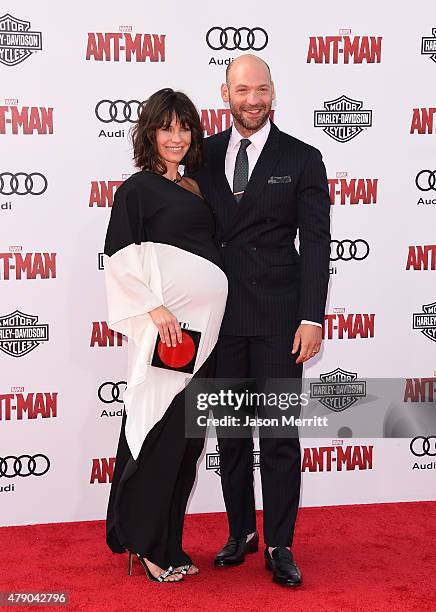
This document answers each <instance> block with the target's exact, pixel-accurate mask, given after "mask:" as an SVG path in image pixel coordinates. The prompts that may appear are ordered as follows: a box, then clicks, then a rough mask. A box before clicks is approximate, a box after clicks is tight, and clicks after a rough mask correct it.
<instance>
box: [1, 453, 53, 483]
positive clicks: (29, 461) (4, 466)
mask: <svg viewBox="0 0 436 612" xmlns="http://www.w3.org/2000/svg"><path fill="white" fill-rule="evenodd" d="M49 469H50V459H49V458H48V457H46V455H41V454H40V453H38V454H37V455H33V456H32V455H20V456H19V457H14V456H13V455H8V456H7V457H0V478H1V477H2V476H4V477H5V478H14V476H22V477H23V478H26V477H27V476H44V474H46V473H47V472H48V470H49Z"/></svg>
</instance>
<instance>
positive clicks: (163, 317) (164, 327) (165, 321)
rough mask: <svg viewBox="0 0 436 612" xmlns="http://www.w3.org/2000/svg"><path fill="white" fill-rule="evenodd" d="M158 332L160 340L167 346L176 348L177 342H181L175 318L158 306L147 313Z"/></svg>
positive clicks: (180, 331)
mask: <svg viewBox="0 0 436 612" xmlns="http://www.w3.org/2000/svg"><path fill="white" fill-rule="evenodd" d="M148 314H149V315H150V317H151V319H152V321H153V323H154V324H155V325H156V327H157V328H158V330H159V335H160V339H161V341H162V342H163V343H164V344H167V345H168V346H171V345H172V346H177V341H179V342H181V341H182V330H181V329H180V325H179V322H178V320H177V318H176V317H175V316H174V315H173V314H172V313H171V312H170V311H169V310H168V308H165V306H158V307H157V308H154V309H153V310H150V312H149V313H148Z"/></svg>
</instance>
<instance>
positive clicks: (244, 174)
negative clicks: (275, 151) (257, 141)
mask: <svg viewBox="0 0 436 612" xmlns="http://www.w3.org/2000/svg"><path fill="white" fill-rule="evenodd" d="M249 145H251V140H248V138H243V139H242V140H241V144H240V147H239V151H238V154H237V156H236V162H235V172H234V174H233V195H234V196H235V200H236V201H237V202H239V201H240V199H241V198H242V196H243V195H244V191H245V188H246V187H247V183H248V155H247V147H248V146H249Z"/></svg>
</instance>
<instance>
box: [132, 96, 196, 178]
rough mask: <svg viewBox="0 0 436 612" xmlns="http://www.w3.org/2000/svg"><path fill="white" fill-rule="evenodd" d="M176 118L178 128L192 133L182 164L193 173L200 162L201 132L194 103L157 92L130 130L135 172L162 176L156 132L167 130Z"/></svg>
mask: <svg viewBox="0 0 436 612" xmlns="http://www.w3.org/2000/svg"><path fill="white" fill-rule="evenodd" d="M174 116H175V117H176V119H177V120H178V122H179V123H180V125H181V126H182V127H184V128H189V129H190V130H191V146H190V147H189V150H188V152H187V153H186V155H185V157H184V158H183V159H182V161H181V163H182V164H184V165H185V167H186V170H187V171H188V172H195V170H198V168H199V167H200V166H201V164H202V162H203V130H202V128H201V123H200V117H199V116H198V112H197V109H196V108H195V106H194V104H193V102H192V101H191V100H190V99H189V98H188V96H187V95H185V94H184V93H182V92H181V91H174V90H173V89H170V88H169V87H167V88H165V89H160V90H159V91H156V93H154V94H153V95H151V96H150V97H149V98H148V100H147V101H146V102H144V104H143V107H142V110H141V112H140V114H139V118H138V121H137V122H136V123H135V125H134V126H133V129H132V141H133V159H134V161H135V165H136V167H137V168H141V170H149V171H150V172H156V173H157V174H165V173H166V172H167V167H166V165H165V161H164V160H163V159H161V158H160V157H159V154H158V150H157V145H156V130H157V129H159V128H168V127H169V126H170V124H171V121H172V120H173V117H174Z"/></svg>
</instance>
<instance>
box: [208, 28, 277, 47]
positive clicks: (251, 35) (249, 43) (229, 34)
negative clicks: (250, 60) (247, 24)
mask: <svg viewBox="0 0 436 612" xmlns="http://www.w3.org/2000/svg"><path fill="white" fill-rule="evenodd" d="M206 42H207V44H208V46H209V47H210V48H211V49H213V50H214V51H221V49H225V50H226V51H235V50H236V49H239V51H248V50H249V49H251V50H252V51H262V49H265V47H266V46H267V44H268V34H267V33H266V32H265V30H264V29H263V28H233V27H228V28H220V27H218V26H214V27H213V28H211V29H210V30H209V31H208V32H207V34H206Z"/></svg>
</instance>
